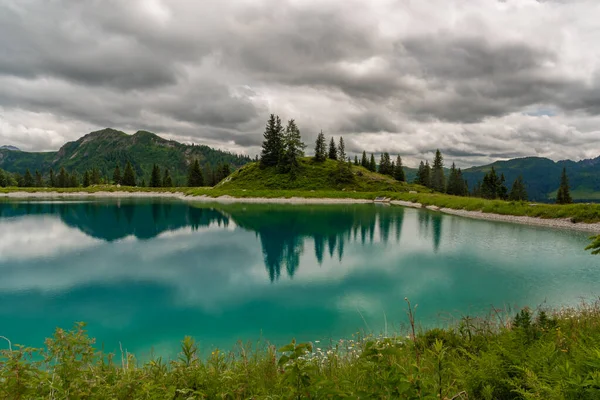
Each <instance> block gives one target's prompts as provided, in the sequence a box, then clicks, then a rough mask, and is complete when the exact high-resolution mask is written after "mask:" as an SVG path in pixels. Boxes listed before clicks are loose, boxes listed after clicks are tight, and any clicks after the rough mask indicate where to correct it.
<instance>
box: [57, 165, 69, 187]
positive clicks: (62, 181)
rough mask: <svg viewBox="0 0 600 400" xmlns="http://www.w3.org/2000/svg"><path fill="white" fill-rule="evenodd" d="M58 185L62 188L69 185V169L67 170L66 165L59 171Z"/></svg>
mask: <svg viewBox="0 0 600 400" xmlns="http://www.w3.org/2000/svg"><path fill="white" fill-rule="evenodd" d="M57 185H58V187H60V188H66V187H67V186H68V185H69V177H68V176H67V171H65V168H64V167H62V168H61V169H60V172H59V173H58V179H57Z"/></svg>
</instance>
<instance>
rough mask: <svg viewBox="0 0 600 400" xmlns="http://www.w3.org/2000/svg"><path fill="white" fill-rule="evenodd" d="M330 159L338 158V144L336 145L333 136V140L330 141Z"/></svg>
mask: <svg viewBox="0 0 600 400" xmlns="http://www.w3.org/2000/svg"><path fill="white" fill-rule="evenodd" d="M329 159H330V160H337V159H338V153H337V146H336V145H335V140H334V139H333V137H332V138H331V141H330V142H329Z"/></svg>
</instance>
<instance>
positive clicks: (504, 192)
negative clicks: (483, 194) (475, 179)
mask: <svg viewBox="0 0 600 400" xmlns="http://www.w3.org/2000/svg"><path fill="white" fill-rule="evenodd" d="M498 197H499V198H500V199H502V200H507V199H508V188H507V187H506V178H505V177H504V174H500V182H499V185H498Z"/></svg>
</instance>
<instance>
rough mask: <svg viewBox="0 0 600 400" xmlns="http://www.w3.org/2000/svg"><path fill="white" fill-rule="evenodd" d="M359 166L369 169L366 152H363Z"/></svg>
mask: <svg viewBox="0 0 600 400" xmlns="http://www.w3.org/2000/svg"><path fill="white" fill-rule="evenodd" d="M360 165H361V166H363V167H365V168H367V169H368V168H369V161H368V160H367V152H366V151H364V150H363V153H362V158H361V159H360Z"/></svg>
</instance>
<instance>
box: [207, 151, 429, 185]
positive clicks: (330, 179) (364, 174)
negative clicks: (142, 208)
mask: <svg viewBox="0 0 600 400" xmlns="http://www.w3.org/2000/svg"><path fill="white" fill-rule="evenodd" d="M350 168H351V172H352V178H351V179H350V180H349V181H344V182H342V181H340V180H339V179H338V176H339V163H338V162H337V161H333V160H326V161H325V162H322V163H320V162H315V161H314V160H313V159H312V158H310V157H306V158H302V159H300V169H299V171H298V173H297V175H296V177H295V178H292V176H291V175H290V174H284V173H281V172H280V171H279V170H278V169H277V168H275V167H273V168H264V169H263V168H261V167H260V165H259V164H258V163H256V162H255V163H250V164H247V165H245V166H243V167H242V168H240V169H238V170H237V171H235V172H234V173H233V174H232V175H231V176H229V177H228V178H227V179H225V180H224V181H223V182H221V183H219V184H218V185H217V187H216V188H217V189H223V190H231V189H246V190H307V191H310V190H315V191H316V190H345V191H357V192H380V191H390V192H407V191H410V190H414V191H418V192H422V191H427V189H425V188H424V187H422V186H419V185H413V184H407V183H404V182H398V181H396V180H395V179H393V178H391V177H389V176H385V175H381V174H378V173H375V172H371V171H369V170H367V169H366V168H363V167H360V166H355V165H352V166H351V167H350Z"/></svg>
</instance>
